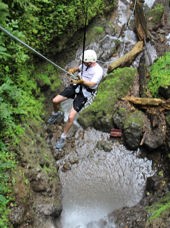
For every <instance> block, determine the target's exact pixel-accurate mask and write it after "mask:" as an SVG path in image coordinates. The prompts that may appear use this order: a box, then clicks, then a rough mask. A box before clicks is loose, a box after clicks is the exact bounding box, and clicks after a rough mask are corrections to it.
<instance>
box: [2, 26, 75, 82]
mask: <svg viewBox="0 0 170 228" xmlns="http://www.w3.org/2000/svg"><path fill="white" fill-rule="evenodd" d="M0 30H1V31H3V32H4V33H6V34H7V35H8V36H10V37H11V38H12V39H13V40H16V41H18V42H19V43H21V44H22V45H23V46H25V47H26V48H28V49H29V50H31V51H32V52H34V53H35V54H37V55H38V56H40V57H41V58H43V59H45V60H46V61H48V62H49V63H51V64H52V65H54V66H55V67H57V68H58V69H60V70H61V71H63V72H64V73H66V74H68V75H70V76H71V77H73V78H74V77H75V76H74V75H73V74H71V73H69V72H68V71H66V70H65V69H64V68H62V67H60V66H59V65H57V64H56V63H54V62H53V61H51V60H50V59H48V58H46V57H45V56H44V55H42V54H41V53H40V52H38V51H36V50H35V49H34V48H32V47H30V46H29V45H28V44H26V43H24V42H23V41H22V40H20V39H19V38H17V37H16V36H14V35H13V34H11V33H10V32H9V31H7V30H6V29H5V28H3V27H2V26H1V25H0Z"/></svg>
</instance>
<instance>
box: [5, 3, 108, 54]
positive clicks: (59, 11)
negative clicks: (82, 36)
mask: <svg viewBox="0 0 170 228" xmlns="http://www.w3.org/2000/svg"><path fill="white" fill-rule="evenodd" d="M107 4H108V2H107V1H102V0H96V1H93V0H86V1H81V0H71V1H64V0H63V1H56V0H51V1H49V0H31V1H26V0H24V1H19V0H12V1H11V3H10V4H9V11H10V15H11V18H12V19H13V20H15V21H16V20H17V21H18V24H19V27H20V30H21V31H23V33H24V34H25V36H26V37H27V42H26V43H28V44H29V45H30V46H32V47H34V48H35V49H38V50H43V51H45V52H49V51H50V50H48V44H49V43H50V42H51V41H53V40H56V39H58V38H62V37H64V36H65V33H67V35H69V34H73V33H74V32H75V31H77V29H79V28H82V27H84V21H85V12H86V11H87V14H88V21H90V20H91V19H92V18H93V17H95V16H96V15H99V14H100V13H102V11H103V10H104V9H105V6H106V5H107Z"/></svg>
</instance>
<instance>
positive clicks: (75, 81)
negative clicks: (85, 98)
mask: <svg viewBox="0 0 170 228" xmlns="http://www.w3.org/2000/svg"><path fill="white" fill-rule="evenodd" d="M71 83H72V84H83V79H78V80H75V79H71Z"/></svg>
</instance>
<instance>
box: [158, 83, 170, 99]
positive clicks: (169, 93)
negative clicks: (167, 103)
mask: <svg viewBox="0 0 170 228" xmlns="http://www.w3.org/2000/svg"><path fill="white" fill-rule="evenodd" d="M158 93H159V94H160V96H161V97H163V98H165V99H169V98H170V86H164V87H163V86H160V87H159V90H158Z"/></svg>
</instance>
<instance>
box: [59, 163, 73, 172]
mask: <svg viewBox="0 0 170 228" xmlns="http://www.w3.org/2000/svg"><path fill="white" fill-rule="evenodd" d="M61 170H62V171H63V172H67V171H68V170H71V165H70V164H69V163H68V162H66V163H65V164H64V165H63V167H62V169H61Z"/></svg>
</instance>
